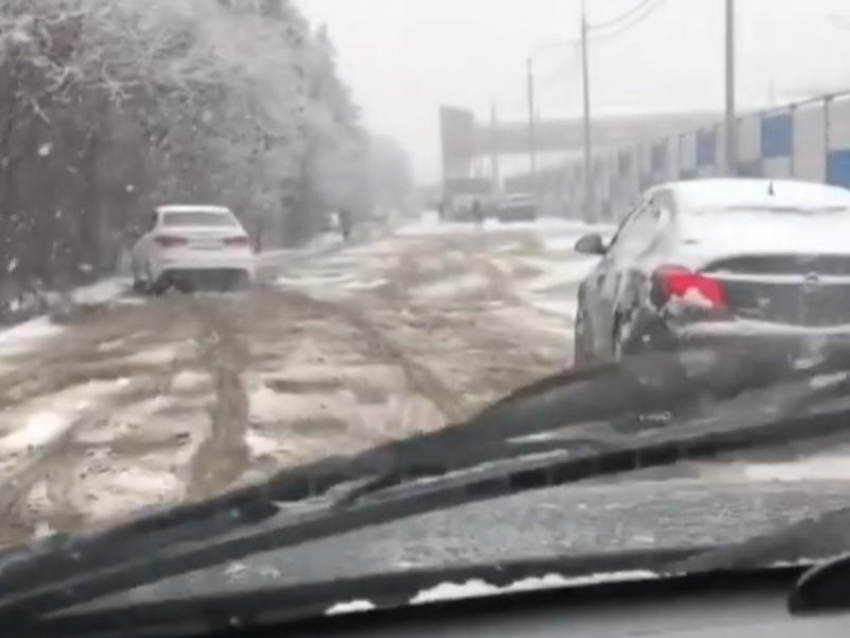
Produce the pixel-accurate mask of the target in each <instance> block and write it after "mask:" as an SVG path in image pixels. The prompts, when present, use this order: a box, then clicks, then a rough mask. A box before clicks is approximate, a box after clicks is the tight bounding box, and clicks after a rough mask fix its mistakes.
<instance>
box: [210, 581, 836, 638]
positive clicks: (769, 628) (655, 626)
mask: <svg viewBox="0 0 850 638" xmlns="http://www.w3.org/2000/svg"><path fill="white" fill-rule="evenodd" d="M799 575H800V571H799V570H795V569H784V570H774V571H772V572H766V573H762V574H749V575H741V574H726V575H724V574H713V575H710V576H706V577H698V578H690V577H689V578H686V579H672V580H663V581H658V582H634V583H626V584H604V585H599V586H590V587H584V588H580V589H572V590H560V591H546V592H529V593H523V594H518V595H511V596H498V597H493V598H487V599H476V600H466V601H453V602H445V603H439V604H434V605H421V606H413V607H407V608H404V609H395V610H390V611H376V612H369V613H362V614H351V615H341V616H335V617H325V618H322V619H320V620H318V621H309V622H303V623H300V624H295V625H287V626H286V627H279V628H273V627H268V628H266V629H264V630H256V631H251V630H247V629H246V630H244V631H241V632H236V633H230V632H228V634H227V635H242V636H304V637H307V636H352V637H354V636H356V637H361V636H362V637H366V636H369V637H373V638H381V637H384V636H386V637H390V636H393V637H410V638H419V637H425V636H439V637H441V638H452V637H455V636H457V637H458V638H460V637H477V636H481V637H484V636H487V637H493V638H501V637H505V638H507V637H508V636H522V637H523V638H549V637H552V638H554V637H556V636H557V637H558V638H562V637H564V636H587V637H589V638H609V637H610V638H614V637H619V636H626V637H632V636H642V637H644V636H646V637H649V636H664V637H666V638H709V637H710V638H737V637H739V636H740V637H747V638H792V637H793V638H797V637H799V636H805V635H807V634H811V635H817V636H822V637H823V638H829V637H831V636H835V637H836V638H837V637H839V636H841V637H843V636H847V635H850V613H847V614H845V613H840V612H832V613H823V614H811V615H792V614H791V613H790V612H789V610H788V596H789V593H790V591H792V590H793V588H794V585H795V583H796V582H797V579H798V577H799ZM222 635H224V634H222Z"/></svg>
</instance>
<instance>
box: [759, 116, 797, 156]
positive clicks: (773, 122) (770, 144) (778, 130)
mask: <svg viewBox="0 0 850 638" xmlns="http://www.w3.org/2000/svg"><path fill="white" fill-rule="evenodd" d="M792 155H794V116H793V115H792V114H791V113H782V114H780V115H770V116H768V117H765V118H764V119H763V120H762V121H761V156H762V157H791V156H792Z"/></svg>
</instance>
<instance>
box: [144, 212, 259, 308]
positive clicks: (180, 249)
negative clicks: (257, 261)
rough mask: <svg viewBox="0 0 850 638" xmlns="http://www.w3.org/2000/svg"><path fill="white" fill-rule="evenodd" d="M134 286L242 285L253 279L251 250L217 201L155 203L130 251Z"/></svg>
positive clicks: (154, 288) (147, 288) (157, 289)
mask: <svg viewBox="0 0 850 638" xmlns="http://www.w3.org/2000/svg"><path fill="white" fill-rule="evenodd" d="M132 262H133V281H134V287H135V288H136V290H138V291H140V292H141V291H145V292H153V293H162V292H164V291H166V290H167V289H169V288H171V287H175V288H179V289H180V290H184V291H188V290H193V289H195V288H196V287H214V288H216V289H219V290H221V289H226V288H235V287H244V286H247V285H249V284H250V283H251V282H252V281H253V279H254V251H253V249H252V247H251V240H250V237H249V236H248V233H247V232H246V231H245V228H244V227H243V226H242V224H241V223H240V222H239V220H238V219H237V218H236V216H235V215H234V214H233V213H232V212H231V211H230V210H229V209H228V208H224V207H220V206H206V205H192V206H185V205H183V206H177V205H169V206H160V207H158V208H157V209H156V210H155V211H154V213H153V215H152V216H151V219H150V223H149V226H148V228H147V230H146V232H145V234H144V235H143V236H142V237H141V238H140V239H139V240H138V241H137V242H136V245H135V246H134V247H133V253H132Z"/></svg>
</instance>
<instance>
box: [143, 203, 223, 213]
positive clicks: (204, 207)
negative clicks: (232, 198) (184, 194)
mask: <svg viewBox="0 0 850 638" xmlns="http://www.w3.org/2000/svg"><path fill="white" fill-rule="evenodd" d="M157 211H159V212H160V213H221V214H223V215H226V214H229V213H232V212H233V211H231V210H230V209H229V208H227V207H226V206H213V205H208V204H165V205H164V206H158V207H157Z"/></svg>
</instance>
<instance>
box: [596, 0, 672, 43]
mask: <svg viewBox="0 0 850 638" xmlns="http://www.w3.org/2000/svg"><path fill="white" fill-rule="evenodd" d="M664 3H665V0H649V2H645V3H643V7H642V12H641V13H637V14H634V15H633V16H632V17H631V19H630V20H629V21H627V22H625V23H623V24H622V25H621V26H620V27H619V28H617V29H614V30H613V31H608V32H607V33H603V34H597V35H595V36H593V40H594V41H595V42H601V41H605V40H610V39H612V38H615V37H617V36H618V35H621V34H623V33H626V32H627V31H631V30H632V29H634V28H635V27H637V26H638V25H640V24H642V23H643V22H644V21H645V20H647V19H648V18H650V17H651V16H652V15H653V14H655V12H656V11H658V9H660V8H661V7H662V6H663V5H664Z"/></svg>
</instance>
